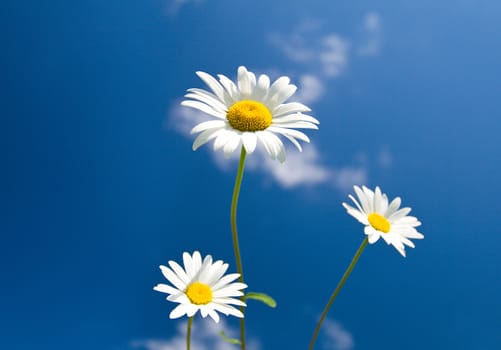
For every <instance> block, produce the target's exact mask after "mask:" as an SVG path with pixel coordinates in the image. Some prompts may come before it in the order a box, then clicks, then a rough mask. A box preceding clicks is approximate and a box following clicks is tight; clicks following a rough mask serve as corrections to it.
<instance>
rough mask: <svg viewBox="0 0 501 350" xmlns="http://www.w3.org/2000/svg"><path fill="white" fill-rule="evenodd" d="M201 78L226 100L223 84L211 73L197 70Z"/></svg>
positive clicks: (217, 94) (221, 98) (218, 95)
mask: <svg viewBox="0 0 501 350" xmlns="http://www.w3.org/2000/svg"><path fill="white" fill-rule="evenodd" d="M196 74H197V75H198V77H199V78H200V79H202V80H203V81H204V83H205V84H207V86H208V87H209V88H210V89H211V90H212V91H213V92H214V94H216V96H217V97H218V98H219V99H220V100H221V101H224V94H225V92H224V90H223V87H222V86H221V84H219V82H218V81H217V80H216V79H215V78H214V77H212V76H211V75H210V74H207V73H205V72H197V73H196Z"/></svg>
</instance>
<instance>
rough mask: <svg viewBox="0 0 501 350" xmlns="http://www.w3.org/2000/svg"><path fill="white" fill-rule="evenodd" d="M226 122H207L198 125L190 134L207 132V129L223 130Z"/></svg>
mask: <svg viewBox="0 0 501 350" xmlns="http://www.w3.org/2000/svg"><path fill="white" fill-rule="evenodd" d="M225 125H226V122H225V121H224V120H209V121H206V122H203V123H200V124H198V125H197V126H195V127H194V128H193V129H191V131H190V133H191V134H197V133H199V132H202V131H205V130H208V129H220V128H224V126H225Z"/></svg>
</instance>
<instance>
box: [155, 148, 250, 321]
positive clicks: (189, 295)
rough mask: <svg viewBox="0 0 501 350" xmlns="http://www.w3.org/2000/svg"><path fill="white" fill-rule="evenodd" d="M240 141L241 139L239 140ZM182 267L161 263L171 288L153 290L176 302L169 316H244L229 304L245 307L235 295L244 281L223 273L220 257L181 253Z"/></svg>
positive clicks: (241, 287) (223, 265) (213, 317)
mask: <svg viewBox="0 0 501 350" xmlns="http://www.w3.org/2000/svg"><path fill="white" fill-rule="evenodd" d="M239 140H240V139H239ZM183 264H184V269H183V268H182V267H181V266H180V265H179V264H178V263H176V262H174V261H169V265H170V268H168V267H166V266H163V265H161V266H160V268H161V270H162V273H163V275H164V277H165V278H167V280H168V281H169V282H170V283H171V284H173V285H174V287H172V286H169V285H167V284H163V283H159V284H157V285H156V286H155V287H154V288H153V289H154V290H156V291H158V292H161V293H166V294H168V296H167V301H170V302H174V303H178V304H179V305H177V306H176V307H175V308H174V309H173V310H172V311H171V312H170V315H169V317H170V318H172V319H174V318H179V317H182V316H184V315H186V316H188V317H192V316H194V315H195V314H196V313H197V312H198V311H200V314H201V316H202V317H204V318H205V317H207V316H210V317H211V318H212V319H213V320H214V321H215V322H219V314H218V312H220V313H223V314H224V315H232V316H236V317H243V314H242V312H241V311H239V310H237V309H235V308H234V307H233V306H231V305H238V306H246V305H245V303H244V302H242V301H241V300H238V299H235V298H234V297H241V296H243V295H244V293H243V291H242V290H243V289H245V288H247V285H246V284H245V283H241V282H233V281H234V280H235V279H237V278H239V277H240V275H239V274H238V273H236V274H228V275H224V274H225V272H226V270H227V269H228V264H226V263H224V262H223V261H222V260H217V261H213V260H212V256H210V255H206V256H205V258H204V259H203V261H202V256H201V254H200V253H199V252H198V251H195V252H193V254H192V255H190V254H189V253H187V252H185V253H183Z"/></svg>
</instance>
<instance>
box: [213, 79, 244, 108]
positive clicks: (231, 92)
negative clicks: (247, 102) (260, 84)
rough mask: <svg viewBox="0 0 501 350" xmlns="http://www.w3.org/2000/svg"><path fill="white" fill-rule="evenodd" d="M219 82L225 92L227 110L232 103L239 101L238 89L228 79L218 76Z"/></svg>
mask: <svg viewBox="0 0 501 350" xmlns="http://www.w3.org/2000/svg"><path fill="white" fill-rule="evenodd" d="M218 78H219V81H220V82H221V85H223V87H224V88H225V90H226V93H227V96H228V98H227V99H226V100H225V102H226V109H228V107H229V106H231V105H232V104H233V103H235V102H236V101H238V100H239V99H240V92H238V88H237V86H236V85H235V83H234V82H232V81H231V80H230V79H228V77H226V76H224V75H222V74H219V75H218Z"/></svg>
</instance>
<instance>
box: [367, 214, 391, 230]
mask: <svg viewBox="0 0 501 350" xmlns="http://www.w3.org/2000/svg"><path fill="white" fill-rule="evenodd" d="M367 220H369V224H371V226H372V227H374V228H375V229H376V230H378V231H381V232H384V233H388V232H390V228H391V225H390V222H389V221H388V219H387V218H385V217H384V216H383V215H380V214H378V213H372V214H369V216H368V217H367Z"/></svg>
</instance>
